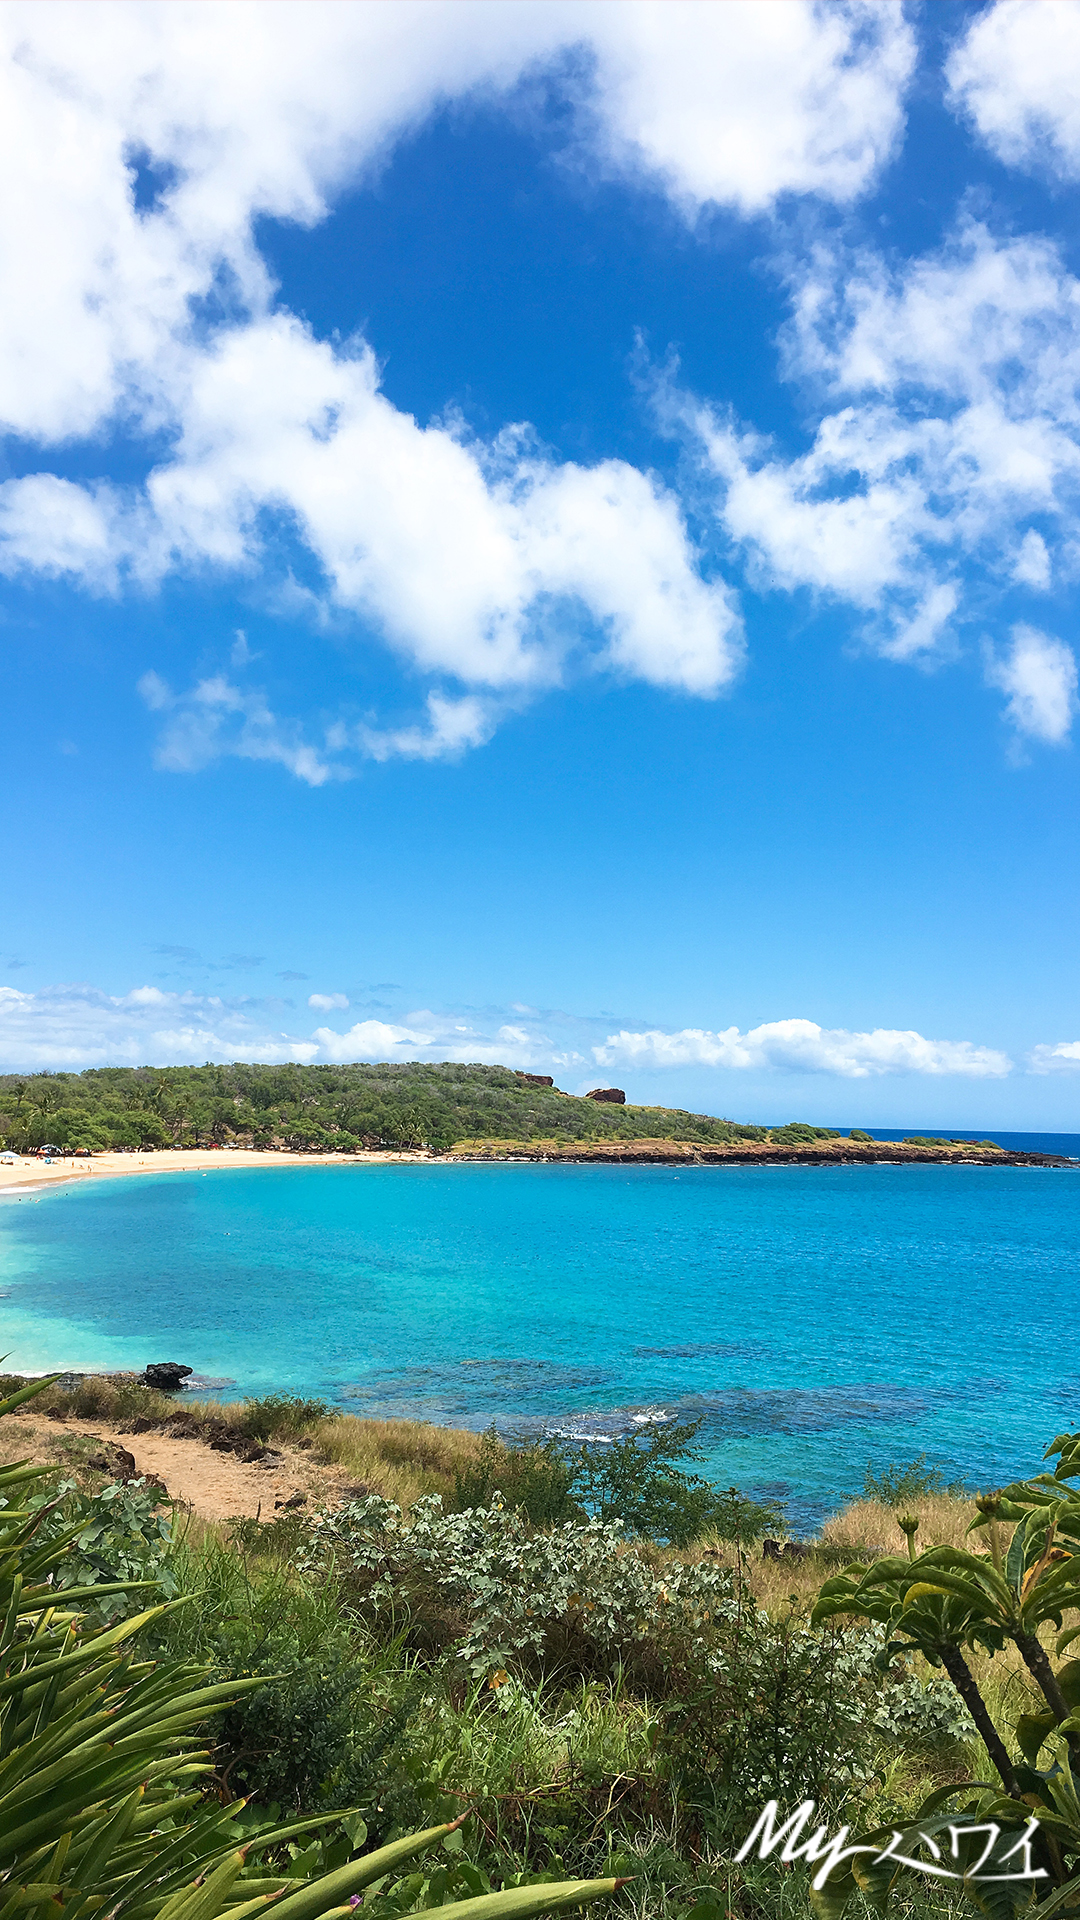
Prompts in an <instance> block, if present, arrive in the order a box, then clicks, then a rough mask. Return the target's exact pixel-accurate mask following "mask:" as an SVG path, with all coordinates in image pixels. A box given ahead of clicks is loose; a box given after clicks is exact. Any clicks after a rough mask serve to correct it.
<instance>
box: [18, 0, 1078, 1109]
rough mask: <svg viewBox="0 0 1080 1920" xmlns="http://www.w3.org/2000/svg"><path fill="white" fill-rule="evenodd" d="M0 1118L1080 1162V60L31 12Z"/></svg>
mask: <svg viewBox="0 0 1080 1920" xmlns="http://www.w3.org/2000/svg"><path fill="white" fill-rule="evenodd" d="M0 35H2V37H3V41H4V67H3V81H2V85H3V89H4V95H5V99H4V103H3V105H2V110H0V125H2V127H3V128H4V130H5V131H4V132H3V134H2V135H0V137H2V138H3V139H5V140H7V141H10V143H11V153H10V155H9V156H8V161H7V177H8V179H9V180H13V179H17V180H18V182H19V188H20V191H19V193H18V194H13V195H11V196H9V199H8V203H7V205H6V208H5V209H4V210H3V212H2V213H0V224H2V225H3V226H4V228H5V232H4V235H3V246H2V251H3V256H4V259H5V262H6V265H5V267H4V269H3V272H4V273H5V275H6V276H7V281H8V283H7V285H6V286H5V287H4V290H3V297H2V299H0V334H2V335H3V336H5V337H4V338H3V340H2V343H0V413H2V415H3V418H4V423H5V430H6V432H5V441H4V455H3V466H2V468H0V572H2V574H3V578H4V592H3V617H2V633H3V649H4V685H5V694H6V699H5V721H4V748H3V752H4V765H5V770H6V775H7V778H6V780H5V794H6V811H7V824H8V828H9V832H8V836H7V843H6V856H7V857H6V862H5V865H6V872H7V884H6V886H5V888H4V890H3V905H4V913H3V920H2V922H0V1062H2V1064H3V1065H4V1066H6V1067H9V1068H20V1069H22V1068H28V1067H38V1068H40V1067H50V1068H67V1067H83V1066H93V1065H101V1064H110V1063H111V1064H139V1063H141V1062H143V1061H153V1062H161V1063H164V1062H169V1061H182V1060H193V1061H197V1062H198V1061H202V1060H205V1059H233V1058H240V1059H248V1060H273V1059H302V1060H308V1059H310V1060H347V1059H381V1058H386V1059H413V1058H428V1059H442V1058H458V1059H466V1060H504V1061H506V1062H507V1063H508V1064H511V1065H517V1066H523V1067H528V1068H531V1069H533V1070H534V1071H544V1072H548V1071H550V1072H553V1073H554V1074H555V1076H556V1079H557V1081H558V1082H559V1083H560V1084H562V1085H564V1086H566V1087H568V1088H571V1089H574V1090H578V1089H584V1088H586V1087H588V1086H594V1085H602V1084H607V1083H610V1082H612V1081H614V1082H616V1083H617V1084H619V1085H621V1086H625V1087H626V1089H627V1091H628V1093H629V1094H630V1096H631V1098H638V1099H647V1100H656V1101H660V1102H662V1103H664V1104H671V1105H690V1106H695V1107H701V1108H704V1109H706V1110H709V1111H713V1112H723V1113H729V1114H733V1115H735V1116H738V1117H747V1118H760V1119H765V1120H782V1119H785V1118H789V1117H791V1116H793V1115H796V1114H797V1115H800V1116H803V1117H809V1118H819V1119H821V1120H823V1121H828V1122H834V1123H837V1124H843V1123H855V1124H858V1123H859V1122H862V1123H863V1124H875V1123H876V1124H880V1125H889V1124H896V1125H907V1124H911V1125H929V1124H935V1125H942V1126H945V1125H949V1124H953V1125H956V1126H983V1125H985V1126H991V1125H994V1126H998V1127H1002V1128H1003V1127H1006V1126H1013V1127H1018V1128H1023V1127H1033V1128H1044V1127H1046V1128H1058V1127H1059V1128H1062V1129H1068V1130H1071V1129H1072V1128H1074V1127H1076V1126H1078V1125H1080V1105H1078V1094H1080V1077H1078V1076H1080V1039H1078V1037H1077V1036H1078V1035H1080V1008H1078V1007H1077V995H1076V975H1077V961H1076V955H1077V952H1078V950H1080V941H1078V927H1077V920H1078V910H1077V887H1076V867H1077V860H1076V848H1077V834H1076V820H1077V804H1076V803H1077V794H1076V785H1077V778H1076V753H1075V748H1074V744H1073V726H1074V720H1075V715H1076V710H1077V668H1076V660H1075V656H1074V651H1073V648H1074V628H1075V607H1076V587H1077V573H1078V569H1080V397H1078V377H1080V280H1078V279H1077V278H1076V275H1077V274H1078V272H1080V258H1078V257H1077V256H1078V245H1077V240H1076V235H1077V232H1078V225H1077V218H1076V214H1077V189H1078V182H1080V109H1078V108H1077V104H1076V102H1077V99H1078V98H1080V4H1077V0H1040V5H1039V6H1038V7H1033V6H1031V5H1030V4H1028V3H1027V0H997V3H996V4H991V5H988V6H982V7H979V6H966V5H961V4H952V0H944V3H943V4H937V5H935V6H934V7H932V8H918V7H910V8H908V9H906V10H902V9H901V8H900V7H898V6H897V7H882V6H880V5H870V6H864V5H862V4H860V0H853V3H852V4H848V5H843V6H840V5H833V6H828V5H821V6H817V7H814V6H807V5H803V4H802V3H801V0H773V3H772V4H770V5H769V6H764V5H762V4H759V0H749V4H744V3H743V0H725V3H724V4H710V0H703V3H702V4H698V3H697V0H689V4H683V0H661V4H659V5H657V4H653V0H618V4H610V3H609V0H578V3H577V4H574V3H573V0H536V3H535V4H534V0H517V4H515V5H513V6H511V5H508V4H505V0H370V3H369V4H365V5H360V6H353V5H351V4H349V0H336V3H335V4H331V5H322V4H320V3H319V0H305V3H304V4H301V5H294V4H292V0H282V3H279V4H275V5H272V6H271V5H265V4H260V0H254V4H248V3H247V0H225V3H224V4H221V3H216V0H208V3H204V4H195V5H187V4H181V5H175V4H171V0H160V3H159V4H155V5H152V6H143V5H141V4H139V3H138V0H128V3H127V4H123V5H119V6H113V5H109V4H98V3H97V0H88V3H87V0H82V4H79V5H77V6H68V5H67V4H66V0H57V3H50V4H49V5H48V6H41V5H33V6H24V5H22V4H21V3H20V0H15V4H8V5H7V6H5V8H4V9H3V13H2V15H0Z"/></svg>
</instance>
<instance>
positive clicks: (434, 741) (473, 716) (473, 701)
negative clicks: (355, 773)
mask: <svg viewBox="0 0 1080 1920" xmlns="http://www.w3.org/2000/svg"><path fill="white" fill-rule="evenodd" d="M498 716H499V709H498V707H497V706H496V705H495V703H494V702H493V701H491V700H483V699H480V698H479V697H478V696H477V695H476V694H474V693H469V694H465V695H464V696H463V697H462V698H461V699H460V700H455V699H452V698H448V697H447V696H446V695H445V694H441V693H429V694H428V697H427V724H426V726H412V727H397V728H388V729H386V730H385V731H382V732H380V731H379V729H378V728H377V727H368V726H361V727H358V728H357V729H356V736H355V737H356V741H357V744H358V745H359V746H360V747H362V748H363V750H364V752H365V753H367V754H368V755H369V756H370V758H371V759H372V760H393V759H395V758H399V759H402V760H452V759H454V758H456V756H457V755H458V754H460V753H464V752H465V751H466V750H467V749H468V748H470V747H482V746H483V745H484V744H485V742H486V741H488V740H490V738H491V736H492V734H493V733H494V731H495V727H496V724H497V721H498ZM348 737H349V735H348V730H347V729H345V728H339V729H337V730H336V732H334V733H333V734H332V735H331V738H332V739H339V740H340V741H341V744H342V746H344V745H345V744H346V743H347V740H348Z"/></svg>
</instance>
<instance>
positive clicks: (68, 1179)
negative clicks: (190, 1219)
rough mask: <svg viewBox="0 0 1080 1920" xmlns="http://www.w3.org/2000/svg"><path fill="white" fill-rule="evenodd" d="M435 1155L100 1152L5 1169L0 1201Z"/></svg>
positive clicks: (245, 1149) (175, 1150) (212, 1149)
mask: <svg viewBox="0 0 1080 1920" xmlns="http://www.w3.org/2000/svg"><path fill="white" fill-rule="evenodd" d="M435 1159H436V1156H434V1155H432V1154H429V1153H413V1152H408V1153H392V1152H390V1151H389V1150H387V1151H380V1152H373V1153H288V1152H282V1151H280V1150H279V1149H277V1148H263V1147H236V1148H232V1147H217V1148H215V1147H208V1148H203V1147H175V1148H171V1147H163V1148H152V1149H147V1151H146V1152H145V1153H125V1152H120V1151H118V1152H115V1153H96V1154H94V1156H93V1157H92V1159H89V1160H72V1159H67V1160H62V1159H56V1160H53V1161H51V1162H48V1161H44V1160H31V1159H26V1160H23V1161H21V1162H20V1163H19V1164H18V1165H17V1166H3V1165H0V1197H2V1196H3V1195H4V1194H5V1193H12V1192H17V1191H21V1192H23V1193H26V1192H34V1193H45V1192H48V1190H49V1189H50V1188H52V1187H61V1186H72V1185H76V1184H77V1185H80V1186H81V1185H84V1184H85V1183H86V1182H87V1181H89V1180H117V1179H122V1178H124V1176H125V1175H129V1174H139V1173H143V1174H146V1173H215V1172H218V1171H220V1170H222V1169H225V1170H227V1169H230V1168H231V1169H232V1170H233V1171H235V1170H236V1168H237V1167H246V1168H248V1169H249V1170H251V1169H254V1168H256V1167H341V1166H369V1165H370V1166H379V1165H385V1164H390V1165H399V1164H400V1165H407V1164H410V1163H414V1162H415V1163H421V1164H425V1163H426V1164H433V1163H434V1161H435Z"/></svg>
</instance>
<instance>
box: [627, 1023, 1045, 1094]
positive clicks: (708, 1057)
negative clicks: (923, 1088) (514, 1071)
mask: <svg viewBox="0 0 1080 1920" xmlns="http://www.w3.org/2000/svg"><path fill="white" fill-rule="evenodd" d="M593 1056H594V1058H595V1060H596V1063H597V1065H598V1066H603V1067H637V1068H638V1069H639V1071H641V1072H652V1071H655V1070H657V1069H661V1068H670V1067H718V1068H726V1069H729V1070H733V1071H736V1072H747V1071H751V1070H754V1069H757V1070H761V1069H762V1068H765V1069H769V1070H772V1071H774V1072H781V1073H829V1074H839V1075H840V1076H841V1077H842V1078H844V1079H846V1080H865V1079H868V1078H870V1077H871V1076H877V1075H880V1074H886V1073H924V1074H932V1075H941V1074H959V1075H962V1076H964V1077H966V1078H974V1079H986V1078H990V1077H994V1078H997V1077H1000V1076H1001V1075H1003V1074H1007V1073H1008V1072H1009V1071H1010V1069H1011V1065H1012V1063H1011V1061H1010V1060H1009V1058H1008V1056H1007V1055H1006V1054H1004V1053H999V1052H998V1051H997V1050H996V1049H995V1048H993V1047H978V1046H974V1045H972V1043H971V1042H970V1041H969V1040H924V1038H923V1036H922V1034H921V1033H911V1032H907V1033H902V1032H896V1031H893V1030H892V1029H889V1028H883V1027H877V1028H875V1029H874V1031H873V1032H872V1033H848V1032H846V1031H845V1030H844V1029H843V1028H829V1027H819V1026H817V1025H816V1024H815V1022H814V1021H813V1020H773V1021H770V1022H768V1023H767V1024H765V1025H764V1026H760V1027H752V1028H751V1029H750V1030H749V1032H747V1033H740V1031H739V1029H738V1027H728V1028H727V1029H726V1030H725V1031H724V1032H722V1033H710V1032H707V1031H706V1030H705V1029H703V1028H701V1027H686V1028H683V1029H682V1031H681V1032H678V1033H663V1032H658V1031H652V1032H645V1033H627V1032H622V1033H613V1034H609V1036H608V1038H607V1040H606V1041H605V1043H604V1045H603V1046H601V1047H594V1048H593Z"/></svg>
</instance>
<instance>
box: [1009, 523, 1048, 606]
mask: <svg viewBox="0 0 1080 1920" xmlns="http://www.w3.org/2000/svg"><path fill="white" fill-rule="evenodd" d="M1050 576H1051V568H1050V555H1049V553H1048V552H1047V550H1046V541H1045V540H1044V539H1043V537H1042V534H1041V533H1036V531H1035V528H1034V527H1029V528H1028V530H1027V532H1026V533H1025V535H1024V537H1023V539H1022V540H1021V542H1020V550H1019V552H1018V553H1017V556H1016V564H1015V565H1014V567H1013V579H1014V580H1018V581H1019V582H1020V583H1021V585H1022V586H1025V587H1034V588H1035V589H1036V591H1045V590H1046V588H1047V587H1048V586H1049V585H1050Z"/></svg>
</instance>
